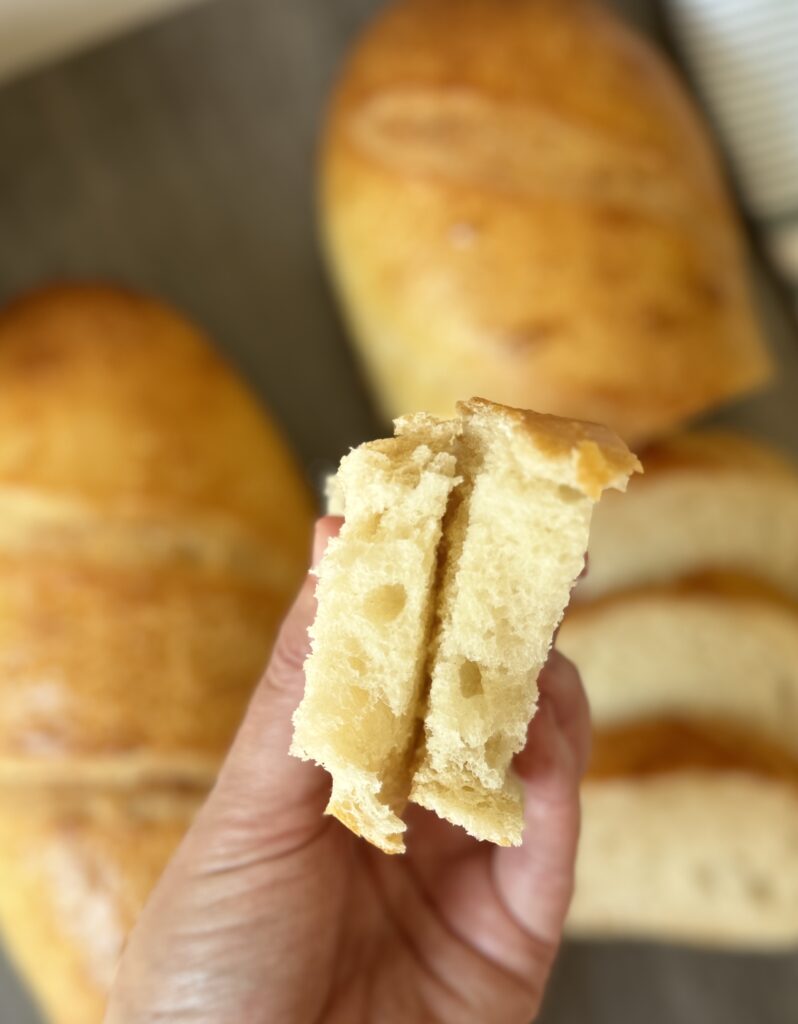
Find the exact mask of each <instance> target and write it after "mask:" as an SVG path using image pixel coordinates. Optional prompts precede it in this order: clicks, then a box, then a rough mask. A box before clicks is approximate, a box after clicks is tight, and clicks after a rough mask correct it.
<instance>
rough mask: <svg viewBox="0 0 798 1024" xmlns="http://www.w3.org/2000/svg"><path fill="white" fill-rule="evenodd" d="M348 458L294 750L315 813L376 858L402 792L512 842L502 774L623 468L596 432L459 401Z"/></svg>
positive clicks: (510, 788)
mask: <svg viewBox="0 0 798 1024" xmlns="http://www.w3.org/2000/svg"><path fill="white" fill-rule="evenodd" d="M458 412H459V415H458V418H457V419H454V420H447V421H438V420H435V419H434V418H433V417H431V416H428V415H426V414H417V415H413V416H408V417H406V418H404V419H401V420H399V421H398V422H397V430H396V437H395V438H393V439H389V440H384V441H377V442H374V443H371V444H366V445H363V446H361V447H360V448H358V449H355V450H354V451H353V452H352V453H351V454H349V455H348V456H346V457H345V458H344V460H343V462H342V464H341V469H340V471H339V473H338V476H337V478H336V482H335V485H334V492H335V496H336V498H335V500H336V501H337V502H338V503H341V504H342V506H343V512H344V515H345V522H344V525H343V528H342V530H341V534H340V536H339V537H338V538H337V539H336V540H334V541H332V542H331V543H330V545H329V546H328V550H327V552H326V554H325V556H324V559H323V560H322V563H321V565H320V567H319V586H318V592H317V593H318V601H319V604H318V612H317V616H316V621H315V623H314V625H313V628H312V630H311V637H312V653H311V655H310V657H309V658H308V661H307V662H306V666H305V673H306V690H305V696H304V699H303V701H302V703H301V705H300V707H299V709H298V710H297V712H296V715H295V719H294V722H295V733H294V743H293V748H292V750H293V752H294V753H295V754H296V755H298V756H301V757H304V758H308V759H313V760H316V761H317V762H318V763H319V764H322V765H323V766H324V767H325V768H327V769H328V771H330V773H331V774H332V776H333V790H332V796H331V799H330V804H329V807H328V812H329V813H331V814H334V815H336V817H338V818H339V819H340V820H341V821H343V822H344V824H346V825H347V826H348V827H349V828H351V829H353V830H354V831H355V832H357V833H358V834H360V835H363V836H364V837H365V838H367V839H368V840H369V841H370V842H371V843H373V844H375V845H376V846H379V847H380V848H382V849H383V850H385V851H386V852H388V853H397V852H401V851H402V850H403V849H404V840H403V836H402V833H403V831H404V828H405V826H404V823H403V822H402V820H401V817H400V814H401V812H402V810H403V808H404V805H405V803H406V801H407V799H408V796H409V797H410V799H412V800H413V801H415V802H416V803H419V804H422V805H423V806H425V807H429V808H430V809H432V810H434V811H436V812H437V813H439V814H440V815H441V816H443V817H445V818H448V819H449V820H450V821H453V822H455V823H456V824H459V825H462V826H463V827H465V828H467V829H468V831H469V832H471V833H472V834H473V835H475V836H477V837H478V838H480V839H489V840H491V841H493V842H496V843H501V844H510V843H514V844H517V843H519V842H520V841H521V831H522V816H521V804H520V797H519V793H518V787H517V785H516V783H515V781H514V779H513V777H512V773H511V771H510V761H511V758H512V756H513V754H514V753H515V752H516V751H517V750H519V749H520V748H521V747H522V746H523V743H524V739H525V736H526V729H527V725H528V722H529V719H530V718H531V716H532V714H533V712H534V707H535V700H536V695H537V689H536V679H537V675H538V673H539V671H540V668H541V667H542V665H543V663H544V661H545V659H546V656H547V653H548V650H549V646H550V644H551V639H552V634H553V632H554V629H555V627H556V626H557V624H558V622H559V621H560V618H561V616H562V613H563V609H564V607H565V605H566V604H567V601H568V596H569V593H570V589H571V586H572V585H573V582H574V580H575V579H576V577H577V576H578V575H579V573H580V571H581V569H582V566H583V559H584V551H585V547H586V544H587V535H588V528H589V522H590V514H591V510H592V507H593V504H594V502H595V501H597V500H598V498H599V497H600V495H601V492H602V491H603V490H604V489H605V488H606V487H624V486H625V484H626V480H627V478H628V476H629V474H630V473H631V472H632V471H633V470H634V469H635V467H636V465H637V462H636V459H635V458H634V456H632V455H631V454H630V452H629V451H628V449H627V448H626V446H625V445H623V443H622V442H620V441H619V440H618V439H617V438H616V437H614V436H613V435H612V434H611V433H609V432H608V431H606V430H604V428H601V427H596V426H594V425H592V424H584V423H578V422H573V421H564V420H560V419H557V418H554V417H549V416H540V415H537V414H534V413H529V412H522V411H520V410H515V409H508V408H503V407H500V406H496V405H492V404H491V403H489V402H485V401H482V400H480V399H473V400H471V401H470V402H465V403H460V404H459V406H458Z"/></svg>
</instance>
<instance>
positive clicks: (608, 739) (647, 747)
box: [587, 715, 798, 787]
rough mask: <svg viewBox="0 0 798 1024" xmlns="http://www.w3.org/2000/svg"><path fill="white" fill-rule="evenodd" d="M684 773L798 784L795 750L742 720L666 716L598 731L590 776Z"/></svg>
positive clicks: (632, 776) (602, 728) (605, 777)
mask: <svg viewBox="0 0 798 1024" xmlns="http://www.w3.org/2000/svg"><path fill="white" fill-rule="evenodd" d="M682 771H691V772H694V771H712V772H718V771H727V772H729V771H730V772H746V773H750V774H752V775H760V776H764V777H766V778H772V779H781V780H783V781H786V782H791V783H793V784H794V785H795V786H796V787H798V757H797V756H796V755H795V753H793V752H791V751H789V750H786V749H784V748H782V747H780V746H779V745H778V744H777V743H774V742H773V740H772V739H769V738H767V737H760V736H757V735H756V734H755V733H754V732H752V730H751V729H750V728H747V727H743V726H741V725H740V724H739V723H736V722H725V721H722V720H702V719H689V720H688V719H686V718H683V717H675V716H667V715H663V716H662V717H658V718H652V719H646V720H644V721H633V722H623V723H621V724H617V725H612V726H610V725H604V726H602V727H601V728H599V729H597V730H596V731H595V732H594V734H593V749H592V753H591V758H590V768H589V770H588V776H587V777H588V778H589V779H590V780H593V781H596V780H599V779H613V778H640V777H643V776H647V775H660V774H664V773H666V772H682Z"/></svg>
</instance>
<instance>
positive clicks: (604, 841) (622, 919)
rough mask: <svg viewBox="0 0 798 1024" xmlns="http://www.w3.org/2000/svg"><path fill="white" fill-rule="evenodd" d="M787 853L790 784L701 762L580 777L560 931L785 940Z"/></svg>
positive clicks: (789, 907) (772, 944)
mask: <svg viewBox="0 0 798 1024" xmlns="http://www.w3.org/2000/svg"><path fill="white" fill-rule="evenodd" d="M688 837H689V841H688ZM796 850H798V786H796V785H795V784H794V782H793V783H791V782H789V781H787V780H778V779H774V778H771V777H768V776H765V775H759V774H749V773H744V772H739V773H735V772H711V771H710V772H690V771H685V772H675V773H665V774H660V775H654V776H651V777H649V778H645V779H640V778H617V779H611V780H602V781H596V782H591V781H588V782H587V783H585V784H584V786H583V787H582V834H581V839H580V847H579V855H578V858H577V869H576V892H575V895H574V900H573V903H572V905H571V911H570V916H569V920H568V931H569V932H570V933H571V934H572V935H580V936H592V935H599V936H602V937H607V936H608V935H616V936H625V937H629V936H649V937H653V938H656V939H659V940H663V939H666V940H671V941H678V942H688V943H693V944H698V945H712V946H729V947H734V946H739V947H746V948H752V947H756V946H759V947H762V948H777V947H780V946H785V945H795V944H796V943H798V857H796Z"/></svg>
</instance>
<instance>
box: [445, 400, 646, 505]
mask: <svg viewBox="0 0 798 1024" xmlns="http://www.w3.org/2000/svg"><path fill="white" fill-rule="evenodd" d="M457 412H458V413H459V414H460V416H462V417H465V418H472V419H484V420H485V421H486V422H490V423H491V424H494V425H496V424H500V423H503V424H505V425H506V427H507V429H508V430H510V431H512V432H514V433H515V434H516V435H521V436H524V437H525V438H526V439H528V440H529V441H531V443H532V446H533V447H534V448H535V450H536V451H537V452H539V453H540V454H541V455H543V456H544V457H546V458H550V459H555V460H560V459H564V460H568V461H570V460H572V459H575V461H576V480H577V482H578V485H579V486H580V487H581V488H582V490H583V491H584V492H585V493H586V494H587V495H588V496H589V497H591V498H593V499H598V498H599V497H600V496H601V492H602V491H604V490H605V489H606V488H608V487H617V488H618V489H620V490H625V489H626V483H627V480H628V478H629V476H630V475H631V474H632V473H635V472H642V468H643V467H642V466H641V464H640V460H639V459H638V458H637V456H636V455H634V454H633V453H632V452H630V451H629V449H628V448H627V446H626V445H625V444H624V443H623V441H622V440H621V439H620V438H619V437H618V435H617V434H615V433H613V432H612V431H611V430H608V429H607V428H606V427H603V426H601V425H600V424H597V423H587V422H585V421H584V420H574V419H565V418H563V417H560V416H552V415H548V414H546V413H538V412H533V411H532V410H531V409H514V408H511V407H509V406H503V405H498V404H497V403H495V402H489V401H488V400H487V399H485V398H471V399H469V400H468V401H466V402H458V403H457Z"/></svg>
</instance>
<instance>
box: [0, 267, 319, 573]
mask: <svg viewBox="0 0 798 1024" xmlns="http://www.w3.org/2000/svg"><path fill="white" fill-rule="evenodd" d="M0 395H1V396H2V401H1V402H0V486H2V487H3V488H26V489H28V490H35V491H37V492H38V493H40V494H41V495H42V496H43V497H46V496H47V495H51V496H52V497H53V499H64V498H72V499H79V500H80V501H82V502H83V503H84V504H85V505H87V506H89V507H91V508H94V509H98V510H102V511H105V512H107V513H114V514H119V515H125V516H127V517H134V516H136V515H138V514H140V515H142V516H145V517H146V516H148V515H153V514H155V513H161V514H168V515H172V516H177V515H183V516H185V517H186V518H187V519H189V520H191V519H192V518H193V517H195V516H198V515H199V516H201V517H204V518H214V519H216V520H218V521H220V522H230V521H232V522H233V523H236V524H238V525H239V526H240V527H244V528H249V529H251V530H252V531H253V532H254V533H256V534H257V535H259V536H260V537H266V538H267V539H268V541H269V542H270V544H271V545H272V546H273V547H278V546H280V545H283V544H284V545H285V546H286V547H287V548H288V549H293V550H294V551H297V550H299V551H300V552H302V553H304V547H305V544H306V542H307V523H308V520H309V517H310V499H309V495H308V492H307V490H306V488H305V486H304V484H303V482H302V481H301V479H300V477H299V474H298V472H297V469H296V465H295V463H294V460H293V459H292V457H291V456H290V454H289V452H288V449H287V447H286V446H285V443H284V442H283V440H282V438H281V437H280V435H279V434H278V432H277V430H276V428H275V427H274V425H273V423H272V422H271V420H270V419H269V417H268V416H267V415H266V413H265V412H264V411H263V409H262V408H261V407H260V406H259V405H258V403H257V402H256V401H255V399H254V397H253V396H252V394H251V393H250V391H249V390H248V388H246V387H245V386H244V384H243V383H242V382H241V381H240V379H239V378H238V377H237V376H235V375H234V374H233V373H232V371H231V370H230V368H229V367H228V365H227V364H226V363H225V361H224V360H223V359H222V358H221V356H220V355H219V354H218V353H217V352H216V350H215V349H214V348H213V346H212V345H211V344H209V342H208V339H207V338H206V337H204V336H203V334H202V333H201V332H200V331H199V330H197V329H196V328H195V327H194V326H193V325H192V324H191V323H189V322H188V321H187V320H185V319H184V318H183V317H182V316H180V315H179V314H178V313H176V312H174V311H173V310H171V309H170V308H169V307H168V306H166V305H164V304H162V303H160V302H157V301H155V300H153V299H150V298H146V297H144V296H141V295H136V294H135V293H133V292H129V291H125V290H123V289H119V288H116V287H110V286H103V285H60V286H53V287H50V288H44V289H41V290H39V291H35V292H31V293H29V294H28V295H26V296H23V297H22V298H19V299H17V300H16V301H15V302H14V303H12V304H11V305H9V306H7V307H6V308H5V309H4V310H2V311H1V312H0ZM255 468H257V470H258V472H254V470H255Z"/></svg>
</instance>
